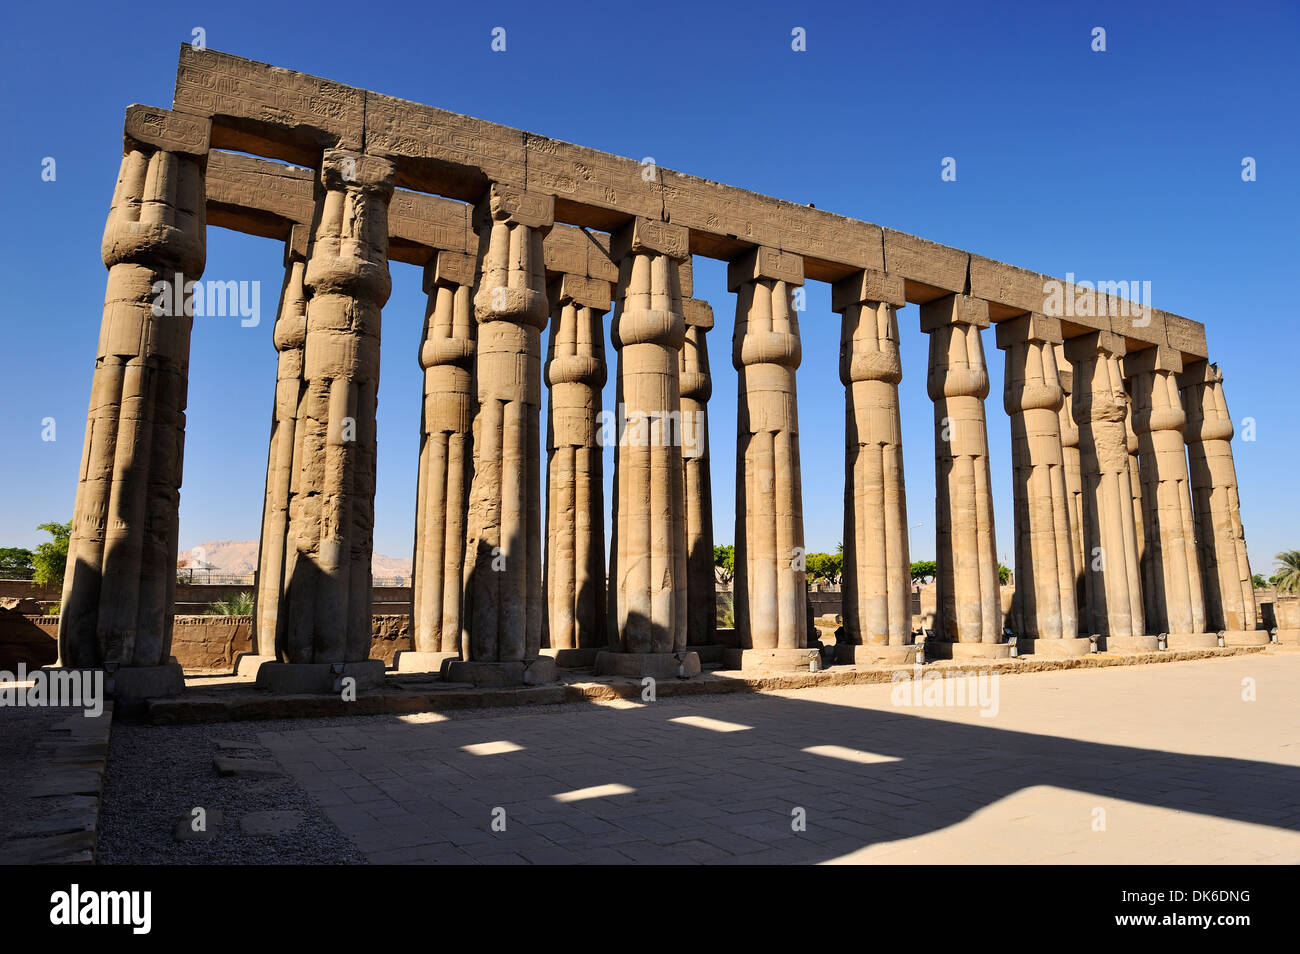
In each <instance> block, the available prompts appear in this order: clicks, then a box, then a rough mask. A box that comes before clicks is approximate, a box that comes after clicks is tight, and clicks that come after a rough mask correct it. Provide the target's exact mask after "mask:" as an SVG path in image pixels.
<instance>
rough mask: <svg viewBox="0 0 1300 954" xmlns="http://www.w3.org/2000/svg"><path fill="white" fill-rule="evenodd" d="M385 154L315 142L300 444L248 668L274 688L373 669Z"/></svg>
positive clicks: (327, 684) (372, 674)
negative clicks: (316, 186) (262, 639)
mask: <svg viewBox="0 0 1300 954" xmlns="http://www.w3.org/2000/svg"><path fill="white" fill-rule="evenodd" d="M393 177H394V168H393V163H392V162H391V161H389V160H387V159H384V158H381V157H378V156H371V155H364V154H360V153H354V152H348V151H346V150H339V149H331V150H326V151H325V154H324V156H323V158H322V161H321V170H320V183H321V186H322V188H323V190H324V192H323V195H322V196H321V198H320V199H319V202H320V204H321V208H320V213H319V215H318V216H317V218H316V222H315V223H314V228H313V235H312V242H311V250H310V256H309V257H308V259H307V266H306V271H305V273H304V276H303V287H304V288H305V289H306V292H307V296H308V298H307V328H306V338H305V342H304V345H303V371H302V387H303V396H302V401H301V404H300V407H299V412H298V419H299V420H298V425H297V426H298V427H300V428H301V441H302V444H301V448H300V451H299V452H298V453H297V454H296V455H295V458H294V461H293V474H292V477H291V480H290V497H289V521H288V541H289V544H288V545H287V546H286V551H287V552H286V558H285V565H284V583H283V596H282V598H281V600H280V605H279V615H280V617H281V618H280V619H278V620H277V624H276V635H277V643H276V650H277V656H278V658H279V660H280V661H279V662H276V663H265V664H263V665H262V666H261V667H260V668H259V670H258V675H257V678H258V683H259V684H261V685H265V686H269V687H271V688H274V689H289V688H304V687H309V686H314V687H318V688H319V689H321V690H322V691H330V689H331V688H332V687H333V682H334V678H333V677H334V676H336V675H338V672H336V671H335V670H334V669H333V668H332V667H338V666H339V665H340V664H341V665H342V675H344V676H345V677H352V678H356V679H357V680H358V684H359V685H367V684H375V683H377V682H378V681H380V680H381V679H382V677H383V668H384V667H383V663H382V662H381V661H379V660H372V659H370V658H369V657H370V640H371V633H372V623H371V605H372V596H371V591H372V578H371V555H372V552H373V546H374V540H373V530H374V508H375V452H376V441H375V409H376V408H375V405H376V396H377V393H378V388H379V338H380V316H381V312H382V309H383V306H384V303H385V302H386V301H387V300H388V295H389V292H390V290H391V289H392V281H391V279H390V277H389V274H388V201H389V198H390V197H391V195H392V192H393Z"/></svg>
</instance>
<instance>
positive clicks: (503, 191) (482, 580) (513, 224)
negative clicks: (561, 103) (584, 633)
mask: <svg viewBox="0 0 1300 954" xmlns="http://www.w3.org/2000/svg"><path fill="white" fill-rule="evenodd" d="M475 220H476V229H477V231H478V233H479V245H480V259H481V261H482V267H481V272H480V277H479V285H478V290H477V291H476V292H475V294H474V312H475V314H476V315H477V317H478V353H477V357H476V361H475V368H476V381H477V386H478V410H477V412H476V414H475V416H474V479H473V484H472V489H471V492H470V502H469V512H468V517H467V531H468V532H467V539H466V548H465V578H464V609H463V611H462V612H463V622H462V629H463V635H462V638H461V644H462V647H463V648H464V650H465V653H466V655H465V659H463V660H461V661H459V662H457V661H449V662H448V663H447V664H445V665H444V667H443V677H444V678H447V679H450V680H452V681H457V682H473V683H475V684H523V683H526V682H527V683H541V682H550V681H552V680H554V678H555V661H554V660H553V659H550V658H539V657H540V654H541V648H542V630H543V628H544V627H545V625H546V620H545V605H544V599H543V596H542V519H541V464H540V456H541V455H540V450H539V447H540V434H539V429H540V421H541V417H540V415H541V400H542V397H541V391H542V351H541V333H542V330H543V329H544V328H545V327H546V322H547V320H548V318H549V316H550V304H549V302H548V300H547V296H546V265H545V259H544V253H543V248H542V240H543V238H544V237H545V235H546V233H547V232H549V231H550V230H551V227H552V225H553V224H554V222H555V199H554V197H553V196H550V195H545V194H541V193H535V192H525V191H522V190H518V189H511V188H506V187H504V186H500V185H497V184H493V185H492V186H491V187H490V188H489V190H488V193H487V195H486V196H485V197H484V198H483V200H482V201H481V202H480V203H479V207H478V210H477V212H476V215H475Z"/></svg>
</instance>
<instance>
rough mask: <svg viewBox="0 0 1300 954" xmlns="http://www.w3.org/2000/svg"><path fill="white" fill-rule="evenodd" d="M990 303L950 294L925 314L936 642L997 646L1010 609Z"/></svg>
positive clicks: (928, 308)
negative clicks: (1003, 589) (1001, 544)
mask: <svg viewBox="0 0 1300 954" xmlns="http://www.w3.org/2000/svg"><path fill="white" fill-rule="evenodd" d="M988 323H989V319H988V303H987V302H984V301H981V300H979V299H976V298H970V297H968V296H965V295H950V296H948V297H946V298H941V299H939V300H938V301H935V302H930V303H929V304H926V305H923V306H922V307H921V330H922V331H925V332H927V333H928V334H929V335H930V371H929V378H928V381H927V386H928V390H929V394H930V399H931V400H932V401H933V402H934V428H935V435H934V460H935V489H936V494H935V528H936V533H935V537H936V539H935V545H936V551H937V552H936V557H935V562H936V564H937V577H936V579H935V584H936V587H935V590H936V593H935V600H936V607H935V615H936V619H935V630H936V633H935V635H936V636H937V637H938V638H939V640H941V641H951V642H972V643H980V642H983V643H997V642H1001V639H1002V607H1001V597H1000V594H999V589H998V561H997V549H996V542H995V533H994V527H993V498H992V494H991V492H990V478H989V460H988V433H987V430H986V425H985V420H984V399H985V397H987V396H988V392H989V378H988V370H987V368H986V367H985V364H984V346H983V344H982V343H981V341H980V329H981V328H985V327H988Z"/></svg>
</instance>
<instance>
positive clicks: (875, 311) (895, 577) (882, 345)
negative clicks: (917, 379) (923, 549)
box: [832, 272, 912, 646]
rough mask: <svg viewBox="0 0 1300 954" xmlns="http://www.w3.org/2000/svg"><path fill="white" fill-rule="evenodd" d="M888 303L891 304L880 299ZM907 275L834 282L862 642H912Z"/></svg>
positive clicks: (855, 605)
mask: <svg viewBox="0 0 1300 954" xmlns="http://www.w3.org/2000/svg"><path fill="white" fill-rule="evenodd" d="M881 299H884V300H881ZM904 303H905V298H904V294H903V282H902V279H898V278H894V277H893V276H887V275H884V274H883V273H876V272H865V273H863V274H861V275H856V276H852V277H850V278H848V279H845V280H844V281H842V282H838V283H836V285H835V286H834V289H833V291H832V307H833V308H834V309H835V310H836V311H839V312H841V314H842V315H843V319H842V321H841V325H840V381H841V382H843V384H844V405H845V406H844V573H843V577H842V586H841V592H842V595H843V607H842V615H843V618H844V630H845V633H846V635H847V636H848V638H849V639H850V640H851V641H852V642H853V643H856V644H871V645H882V646H883V645H889V646H905V645H908V644H910V643H911V642H912V625H911V624H912V616H911V613H912V610H911V591H912V587H911V582H912V577H911V565H910V562H909V557H908V546H907V497H906V494H905V492H904V483H903V440H902V427H901V424H900V421H899V408H898V384H899V382H900V381H901V380H902V377H903V370H902V362H901V359H900V357H899V351H898V316H897V308H898V307H900V306H901V305H903V304H904Z"/></svg>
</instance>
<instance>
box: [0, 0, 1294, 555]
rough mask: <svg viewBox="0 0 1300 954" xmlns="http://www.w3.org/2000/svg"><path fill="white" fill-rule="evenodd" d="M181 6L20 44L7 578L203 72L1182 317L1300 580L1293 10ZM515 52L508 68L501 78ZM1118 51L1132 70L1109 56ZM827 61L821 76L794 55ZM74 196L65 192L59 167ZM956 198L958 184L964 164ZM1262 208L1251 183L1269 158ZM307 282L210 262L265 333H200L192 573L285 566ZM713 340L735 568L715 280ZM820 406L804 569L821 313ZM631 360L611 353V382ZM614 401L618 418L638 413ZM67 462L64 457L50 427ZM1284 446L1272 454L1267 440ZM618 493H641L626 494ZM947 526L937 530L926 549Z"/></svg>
mask: <svg viewBox="0 0 1300 954" xmlns="http://www.w3.org/2000/svg"><path fill="white" fill-rule="evenodd" d="M719 6H720V7H722V9H713V8H711V7H710V5H708V4H703V3H691V4H682V5H676V4H671V3H653V4H616V3H615V4H611V3H608V2H605V3H594V4H589V5H573V4H562V3H546V4H539V3H526V4H518V5H515V4H501V3H494V4H432V3H421V4H409V5H397V6H393V5H382V6H374V7H368V8H363V9H362V10H360V11H359V10H358V8H357V7H356V6H355V5H354V4H338V5H337V6H335V5H333V4H330V3H326V2H322V3H317V4H313V5H310V6H309V7H304V6H303V5H301V4H266V3H259V4H246V3H238V2H231V3H223V4H221V5H220V6H219V7H218V6H217V5H212V6H211V7H209V6H207V5H202V6H196V5H187V4H183V3H168V4H156V5H154V9H152V10H145V9H144V5H139V7H138V8H137V9H132V10H130V11H124V10H122V9H121V8H119V7H113V6H110V5H104V4H98V3H97V4H82V3H65V4H62V5H60V6H58V7H57V8H52V7H48V6H46V7H39V6H37V5H32V4H23V5H18V6H16V7H15V8H13V9H12V10H11V11H10V12H9V13H8V14H7V15H6V18H7V29H6V30H5V31H4V34H3V36H2V37H0V48H2V49H3V59H2V60H0V63H2V64H3V65H0V71H3V78H4V86H3V89H4V91H3V93H0V99H2V102H3V107H2V108H3V115H0V121H3V128H4V129H5V130H6V131H7V140H8V142H9V146H8V147H7V148H5V149H3V150H0V182H3V183H4V185H3V189H2V190H0V202H2V203H3V205H2V206H0V213H2V214H3V220H4V221H5V223H6V225H7V228H6V229H5V239H4V243H5V245H4V254H3V255H2V256H0V280H3V286H4V288H5V290H6V294H5V308H4V317H3V322H4V326H3V345H2V346H0V382H3V385H4V404H5V413H3V414H0V446H2V447H4V448H5V449H6V460H5V462H4V466H3V473H2V475H0V546H3V545H32V544H34V543H36V542H37V541H38V540H39V539H41V537H42V535H41V534H39V533H38V532H37V531H36V530H35V525H36V524H38V523H40V522H43V521H45V520H50V519H61V520H62V519H69V518H70V516H71V514H72V507H73V498H74V494H75V488H76V477H77V469H78V464H79V460H80V455H81V448H82V439H83V434H84V421H85V414H86V407H87V402H88V399H89V391H90V380H91V370H92V367H93V361H94V354H95V344H96V339H97V334H98V328H99V321H100V310H101V307H102V303H103V292H104V276H105V272H104V268H103V266H102V263H101V262H100V260H99V242H100V237H101V234H102V230H103V224H104V217H105V214H106V212H107V210H108V205H109V200H110V198H111V194H112V188H113V182H114V179H115V176H116V173H117V167H118V162H119V159H120V156H121V124H122V116H123V110H124V108H125V107H126V105H127V104H129V103H135V102H138V103H146V104H150V105H157V106H167V105H170V102H171V95H172V87H173V80H174V75H175V66H176V57H177V50H178V48H179V45H180V44H181V43H182V42H189V41H190V40H191V39H192V38H193V36H194V34H193V30H194V29H195V28H196V27H201V28H202V29H203V30H204V31H206V43H207V45H208V46H209V47H211V48H213V49H218V50H223V51H226V52H230V53H235V54H238V55H241V56H246V57H249V58H252V59H257V60H263V61H267V62H270V63H274V64H276V65H278V66H283V67H287V68H290V69H295V70H300V71H303V72H308V73H315V74H317V75H321V76H326V77H329V78H331V79H335V80H338V81H341V82H344V83H348V84H351V85H354V86H360V87H364V88H368V89H373V90H378V91H380V92H384V93H389V94H393V95H397V96H401V97H403V98H407V99H413V100H417V101H420V102H425V103H429V104H432V105H435V106H440V107H444V108H447V109H451V110H455V111H457V112H462V113H467V114H470V115H474V116H479V117H482V118H484V119H489V120H492V121H495V122H500V123H504V124H507V125H511V126H516V127H521V128H524V129H528V130H532V131H535V132H538V133H541V134H543V135H548V136H553V137H556V138H560V139H565V140H569V141H572V142H577V143H581V144H583V145H587V146H592V147H595V148H598V149H603V150H606V151H609V152H612V153H616V154H619V155H625V156H632V157H635V158H638V159H639V158H641V157H645V156H652V157H654V159H655V161H656V162H657V163H658V164H659V165H661V166H665V167H668V168H673V169H679V170H681V171H683V172H688V173H691V174H694V175H700V176H704V177H707V178H711V179H717V180H721V181H723V182H728V183H731V184H733V185H737V186H742V187H744V188H747V189H752V190H755V191H758V192H763V193H767V194H770V195H774V196H777V197H780V198H783V199H789V200H791V201H794V202H799V203H808V202H812V203H815V204H816V205H817V207H818V208H822V209H828V210H832V211H835V212H840V213H843V214H846V215H851V216H854V217H857V218H861V219H865V220H867V221H871V222H875V223H878V224H881V225H885V226H889V227H891V228H896V229H900V230H903V231H906V232H911V233H914V234H917V235H921V236H924V237H926V238H929V239H932V240H935V241H938V242H943V243H946V244H949V245H953V246H957V247H959V248H963V249H967V250H970V251H973V252H978V253H980V254H983V255H987V256H990V257H992V258H996V259H1000V260H1002V261H1007V262H1011V263H1013V264H1016V265H1020V266H1023V267H1026V268H1029V269H1033V270H1036V271H1041V272H1045V273H1048V274H1052V275H1056V276H1064V275H1065V273H1067V272H1073V273H1074V274H1075V275H1076V276H1077V277H1079V278H1081V279H1083V278H1087V279H1093V280H1097V279H1100V280H1122V279H1128V280H1143V281H1150V282H1151V283H1152V299H1153V303H1154V304H1155V305H1156V307H1159V308H1164V309H1166V310H1169V311H1173V312H1176V313H1178V314H1182V315H1186V316H1188V317H1190V318H1194V319H1196V320H1198V321H1201V322H1203V323H1205V324H1206V326H1207V328H1208V337H1209V346H1210V352H1211V358H1212V360H1217V361H1218V362H1219V363H1220V365H1221V366H1222V367H1223V369H1224V373H1225V376H1226V392H1227V397H1228V402H1229V407H1230V409H1231V411H1232V414H1233V417H1234V419H1235V420H1236V421H1237V422H1238V434H1239V439H1238V440H1237V441H1235V442H1234V450H1235V453H1236V460H1237V470H1238V476H1239V480H1240V486H1241V497H1242V510H1243V516H1244V520H1245V525H1246V533H1247V541H1248V544H1249V548H1250V555H1251V560H1252V565H1253V567H1254V569H1255V570H1256V571H1263V572H1269V571H1270V568H1271V567H1272V565H1273V560H1272V557H1273V554H1274V553H1276V552H1277V551H1278V550H1281V549H1291V548H1300V517H1297V511H1296V507H1295V504H1294V499H1295V494H1294V490H1293V488H1294V480H1295V477H1294V471H1295V465H1296V463H1297V452H1296V448H1297V445H1298V444H1300V420H1298V419H1297V415H1296V413H1295V411H1294V409H1292V410H1290V411H1288V410H1287V408H1288V407H1292V408H1293V405H1288V404H1287V403H1286V399H1285V398H1284V394H1285V393H1287V391H1288V390H1289V387H1290V386H1291V385H1292V384H1293V382H1294V380H1295V377H1296V374H1297V357H1298V352H1300V345H1298V344H1297V341H1298V340H1300V334H1298V333H1300V326H1298V322H1297V309H1296V291H1295V283H1296V279H1297V276H1298V274H1300V270H1298V269H1297V267H1296V263H1297V259H1298V257H1300V256H1298V253H1300V240H1298V239H1297V225H1296V223H1297V222H1300V198H1298V190H1297V178H1296V175H1297V168H1300V149H1298V146H1300V136H1298V135H1297V128H1296V117H1297V115H1300V110H1298V109H1297V71H1296V68H1295V50H1296V48H1297V44H1298V43H1300V13H1297V7H1296V5H1295V4H1293V3H1281V2H1279V3H1244V4H1236V5H1232V6H1231V7H1224V6H1222V5H1220V4H1209V3H1177V4H1174V3H1170V4H1150V5H1141V6H1143V7H1145V9H1140V10H1134V9H1133V7H1134V6H1137V5H1135V4H1132V3H1092V4H1057V3H1041V2H1029V3H995V4H988V5H981V4H974V3H969V2H934V3H927V4H908V3H897V2H892V3H856V2H855V3H842V4H824V5H819V6H816V7H814V6H810V5H804V4H800V3H756V4H749V5H745V12H744V13H738V12H733V11H734V10H737V9H740V7H739V6H738V5H725V6H723V5H719ZM498 26H501V27H504V28H505V29H506V40H507V43H506V51H505V52H504V53H495V52H493V51H492V50H491V48H490V43H491V39H492V36H491V34H492V30H493V28H494V27H498ZM1098 26H1100V27H1103V28H1104V29H1105V30H1106V46H1107V49H1106V51H1105V52H1104V53H1098V52H1093V50H1092V49H1091V42H1092V30H1093V28H1094V27H1098ZM795 27H802V28H804V30H805V31H806V35H807V50H806V51H805V52H795V51H793V50H792V49H791V31H792V30H793V29H794V28H795ZM47 156H48V157H53V158H54V159H55V161H56V163H57V166H56V170H57V178H56V179H55V181H54V182H44V181H42V179H41V170H42V160H43V159H44V158H45V157H47ZM947 156H951V157H953V158H955V159H956V161H957V180H956V181H955V182H943V181H941V179H940V164H941V161H942V159H943V158H944V157H947ZM1246 156H1250V157H1254V158H1255V160H1256V162H1257V169H1258V178H1257V181H1254V182H1249V183H1247V182H1243V181H1242V178H1241V163H1242V159H1243V157H1246ZM280 263H281V249H280V247H279V246H278V244H277V243H273V242H270V241H268V240H264V239H259V238H254V237H249V236H242V235H236V234H233V233H230V232H225V231H223V230H221V229H212V230H210V232H209V241H208V265H207V271H206V273H205V277H206V278H209V279H219V280H240V281H260V282H261V291H262V313H263V318H262V322H261V324H260V325H259V326H258V327H255V328H247V327H242V326H241V324H240V322H239V321H238V319H232V318H209V319H198V320H197V321H196V323H195V328H194V336H193V344H192V349H193V350H192V357H191V379H190V398H189V412H188V413H189V428H188V433H187V439H186V448H185V459H186V469H185V480H184V486H183V487H182V490H181V546H182V547H183V548H185V547H189V546H192V545H194V544H197V543H200V542H203V541H205V540H210V539H251V538H254V537H256V535H257V532H258V526H259V522H260V517H261V500H262V492H263V482H264V478H265V466H266V446H267V438H268V434H269V426H270V415H271V400H272V396H273V387H274V377H275V352H274V348H273V346H272V343H271V324H272V319H273V315H274V309H275V299H276V296H277V294H278V291H279V287H280V282H281V277H282V273H281V264H280ZM392 271H393V295H392V298H391V299H390V301H389V303H388V306H387V307H386V308H385V310H384V331H383V337H384V345H383V358H382V369H381V383H380V390H379V431H378V433H379V453H380V456H379V464H378V467H379V474H378V500H377V504H376V509H377V515H376V527H375V547H376V549H377V550H378V551H379V552H381V553H385V554H389V555H393V556H406V555H409V552H410V546H411V536H412V523H413V519H414V508H415V503H414V501H415V477H416V454H417V449H418V430H419V413H420V411H419V408H420V372H419V369H418V365H417V363H416V352H417V349H418V346H419V336H420V331H421V320H422V316H423V308H424V302H423V296H422V295H421V293H420V288H419V284H420V280H419V273H418V271H417V270H416V269H414V268H412V267H410V266H406V265H401V264H395V265H394V266H393V268H392ZM695 288H696V296H697V297H700V298H705V299H707V300H709V301H710V302H711V303H712V304H713V307H714V310H715V313H716V314H717V316H718V327H717V328H716V329H715V331H713V332H712V333H711V339H710V340H711V348H710V352H711V357H712V362H713V370H714V391H713V400H712V402H711V405H710V407H711V440H712V446H713V485H714V516H715V524H716V526H715V536H716V538H717V540H718V542H727V541H730V540H731V539H732V529H733V519H734V515H733V509H734V495H733V488H734V480H735V471H734V461H735V455H734V444H735V389H736V378H735V372H734V371H733V370H732V369H731V367H730V333H731V324H732V317H733V314H734V308H735V302H734V297H733V296H732V295H730V294H728V292H727V290H726V286H725V273H724V266H723V265H722V264H720V263H716V262H711V261H707V260H703V259H697V260H696V283H695ZM807 302H808V310H807V311H806V312H805V313H804V314H803V315H802V316H801V322H802V332H803V343H804V347H803V354H804V359H803V366H802V367H801V369H800V371H799V375H798V386H799V406H800V424H801V432H802V433H801V437H802V457H803V465H804V468H803V490H804V509H805V522H806V528H807V530H806V536H807V543H808V546H809V548H810V549H812V550H821V549H830V548H833V547H834V545H835V544H836V542H837V541H839V540H840V539H841V537H842V493H843V454H844V452H843V441H844V435H843V413H844V401H843V388H842V386H841V384H840V382H839V378H838V370H837V362H838V352H839V319H838V316H837V315H835V314H834V313H833V312H831V311H830V295H829V289H828V287H826V286H824V285H820V284H818V283H815V282H814V283H811V284H810V285H809V290H808V297H807ZM900 326H901V328H902V339H903V340H902V349H903V367H904V380H903V384H902V388H901V399H902V406H903V433H904V450H905V467H906V477H907V493H908V503H909V523H911V524H913V525H914V526H913V531H912V553H913V558H914V559H921V558H927V557H933V555H934V545H933V533H934V507H933V500H934V463H933V445H932V408H931V404H930V401H929V399H928V398H927V397H926V394H925V368H926V340H925V336H924V335H922V334H921V333H920V331H919V328H918V320H917V310H916V308H915V306H911V307H908V308H907V309H905V310H903V311H902V312H900ZM985 351H986V355H987V357H988V360H989V364H990V370H991V378H992V387H991V394H990V398H989V402H988V418H989V443H990V448H991V453H992V459H993V464H994V466H993V484H994V490H995V493H996V496H997V513H996V527H997V539H998V552H999V554H1001V555H1003V558H1004V560H1005V561H1006V562H1007V563H1011V559H1010V558H1011V555H1012V554H1013V552H1014V540H1013V535H1012V532H1013V528H1012V519H1011V489H1010V468H1011V463H1010V450H1009V445H1010V437H1009V429H1008V423H1007V418H1006V416H1005V414H1004V413H1003V411H1002V407H1001V387H1002V354H1001V352H999V351H998V350H997V349H996V347H995V346H994V342H993V336H992V334H991V332H990V333H986V335H985ZM609 354H610V358H611V367H612V358H613V349H612V347H611V348H610V351H609ZM612 388H613V382H612V374H611V383H610V390H609V393H608V394H607V395H606V406H607V407H612V404H613V392H612ZM47 417H52V418H54V419H55V422H56V439H55V440H54V441H43V440H42V420H43V419H44V418H47ZM1244 418H1253V419H1254V420H1255V428H1256V440H1255V441H1253V442H1247V441H1242V440H1240V434H1241V426H1240V425H1241V422H1242V420H1243V419H1244ZM607 467H608V469H607V479H608V476H609V471H611V470H612V466H608V465H607ZM918 525H919V526H918Z"/></svg>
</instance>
